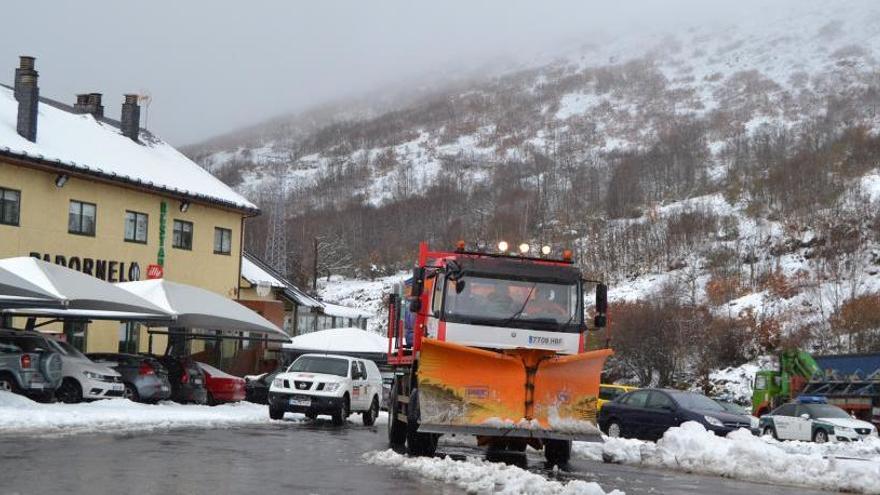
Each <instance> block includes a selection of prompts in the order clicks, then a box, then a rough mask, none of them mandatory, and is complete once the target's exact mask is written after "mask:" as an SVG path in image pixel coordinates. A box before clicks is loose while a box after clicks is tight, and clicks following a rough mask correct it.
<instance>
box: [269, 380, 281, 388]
mask: <svg viewBox="0 0 880 495" xmlns="http://www.w3.org/2000/svg"><path fill="white" fill-rule="evenodd" d="M272 386H273V387H276V388H284V380H282V379H281V378H276V379H274V380H272Z"/></svg>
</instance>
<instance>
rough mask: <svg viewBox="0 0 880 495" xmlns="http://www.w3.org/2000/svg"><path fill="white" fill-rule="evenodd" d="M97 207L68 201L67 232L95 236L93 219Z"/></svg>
mask: <svg viewBox="0 0 880 495" xmlns="http://www.w3.org/2000/svg"><path fill="white" fill-rule="evenodd" d="M97 210H98V207H97V206H95V205H94V204H92V203H84V202H82V201H73V200H71V201H70V210H69V212H68V215H67V231H68V232H70V233H71V234H78V235H90V236H94V235H95V218H96V216H97Z"/></svg>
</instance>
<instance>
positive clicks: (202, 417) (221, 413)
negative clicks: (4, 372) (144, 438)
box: [0, 392, 271, 436]
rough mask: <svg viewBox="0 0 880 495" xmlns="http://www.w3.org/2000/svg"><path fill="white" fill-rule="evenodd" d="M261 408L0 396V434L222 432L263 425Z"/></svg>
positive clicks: (266, 415) (263, 408) (247, 404)
mask: <svg viewBox="0 0 880 495" xmlns="http://www.w3.org/2000/svg"><path fill="white" fill-rule="evenodd" d="M270 421H271V420H270V419H269V413H268V411H267V410H266V406H265V405H260V404H253V403H250V402H239V403H235V404H223V405H219V406H214V407H209V406H198V405H192V404H186V405H183V404H176V403H174V402H162V403H160V404H140V403H136V402H131V401H129V400H126V399H111V400H102V401H97V402H88V403H82V404H61V403H56V404H41V403H37V402H34V401H32V400H30V399H28V398H26V397H22V396H19V395H14V394H11V393H8V392H0V435H10V434H14V435H19V434H22V435H50V436H51V435H70V434H79V433H116V432H125V431H149V430H162V429H171V428H227V427H232V426H241V425H253V424H261V423H268V422H270Z"/></svg>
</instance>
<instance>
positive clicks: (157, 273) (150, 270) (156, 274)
mask: <svg viewBox="0 0 880 495" xmlns="http://www.w3.org/2000/svg"><path fill="white" fill-rule="evenodd" d="M163 275H165V270H164V269H163V268H162V265H149V266H148V267H147V279H149V280H153V279H157V278H162V276H163Z"/></svg>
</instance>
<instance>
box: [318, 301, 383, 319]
mask: <svg viewBox="0 0 880 495" xmlns="http://www.w3.org/2000/svg"><path fill="white" fill-rule="evenodd" d="M321 304H323V305H324V314H325V315H328V316H338V317H340V318H371V317H373V314H372V313H368V312H366V311H361V310H359V309H355V308H349V307H348V306H340V305H338V304H332V303H328V302H322V303H321Z"/></svg>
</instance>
